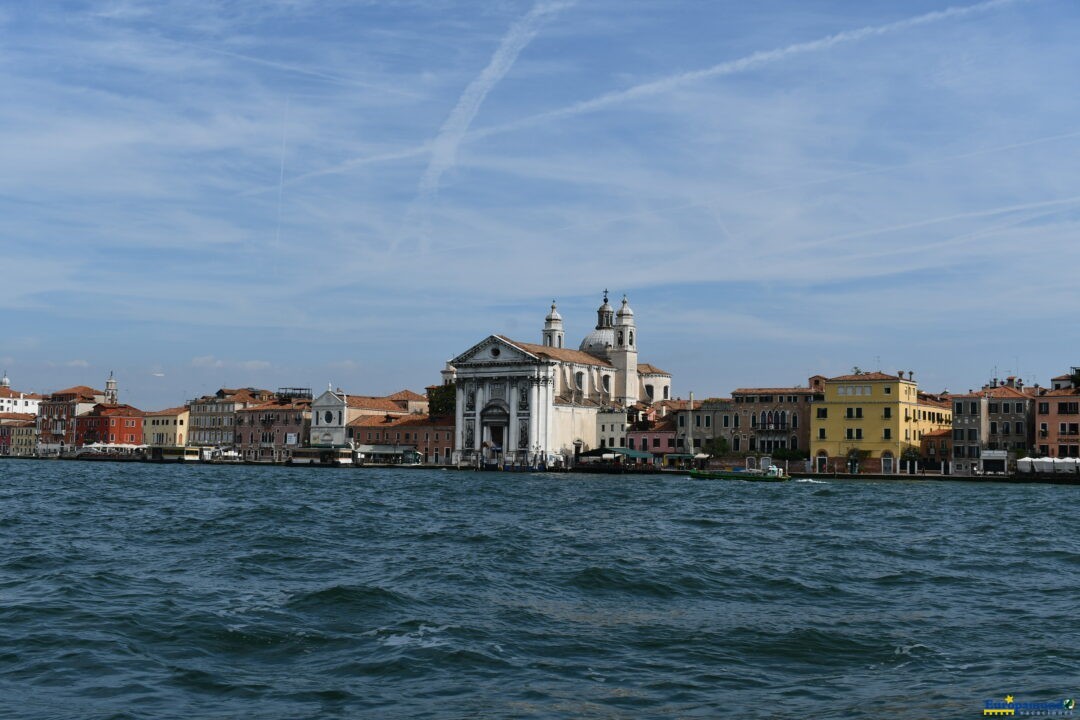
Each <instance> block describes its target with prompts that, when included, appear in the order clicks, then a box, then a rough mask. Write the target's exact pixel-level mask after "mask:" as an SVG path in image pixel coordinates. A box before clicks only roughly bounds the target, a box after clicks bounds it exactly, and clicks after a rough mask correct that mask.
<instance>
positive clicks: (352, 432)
mask: <svg viewBox="0 0 1080 720" xmlns="http://www.w3.org/2000/svg"><path fill="white" fill-rule="evenodd" d="M347 435H348V438H349V440H350V441H351V442H353V444H354V447H356V449H357V450H358V451H360V452H361V453H365V452H367V451H370V449H372V448H374V447H376V446H390V447H409V448H412V449H413V450H415V451H416V452H417V453H419V455H420V458H421V460H422V461H423V462H424V463H430V464H435V465H448V464H450V463H451V462H453V456H454V416H453V415H444V416H440V417H431V416H429V415H404V416H401V415H396V416H395V415H383V416H381V417H380V416H377V415H375V416H372V415H368V416H363V417H359V418H357V419H355V420H353V421H352V422H351V423H349V426H348V431H347Z"/></svg>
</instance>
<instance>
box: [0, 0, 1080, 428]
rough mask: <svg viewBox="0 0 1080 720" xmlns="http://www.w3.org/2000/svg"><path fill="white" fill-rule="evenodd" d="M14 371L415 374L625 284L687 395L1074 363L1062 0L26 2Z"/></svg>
mask: <svg viewBox="0 0 1080 720" xmlns="http://www.w3.org/2000/svg"><path fill="white" fill-rule="evenodd" d="M0 31H2V32H3V33H4V35H5V38H6V42H5V44H4V45H3V47H0V131H2V132H0V157H2V158H3V169H4V171H3V172H2V173H0V239H2V245H0V249H2V252H3V258H4V260H3V265H2V267H3V271H2V273H0V278H2V279H0V310H2V312H3V325H2V328H3V329H2V331H0V371H3V370H4V369H6V370H7V371H8V373H9V375H10V376H11V379H12V385H13V387H14V388H15V389H19V390H27V391H36V392H49V391H53V390H57V389H61V388H64V387H68V386H71V385H76V384H86V385H92V386H94V387H99V388H100V387H102V386H103V384H104V381H105V378H106V377H107V376H108V374H109V372H110V371H115V373H116V375H117V378H118V380H119V384H120V399H121V401H122V402H128V403H131V404H133V405H136V406H138V407H140V408H144V409H149V410H153V409H158V408H163V407H168V406H174V405H177V404H180V403H181V402H182V401H184V400H186V399H190V398H192V397H196V396H198V395H202V394H206V393H211V392H213V391H215V390H217V389H218V388H219V387H222V386H227V387H230V386H257V387H266V388H270V389H275V388H277V387H279V386H310V387H312V388H313V390H315V391H316V392H318V391H319V390H321V389H324V388H325V387H326V386H327V384H328V383H330V384H333V385H334V386H335V387H341V388H343V389H345V390H347V391H350V392H361V393H365V394H384V393H390V392H393V391H396V390H399V389H401V388H403V387H408V388H410V389H413V390H417V391H422V389H423V387H424V386H425V385H428V384H433V383H437V382H439V370H440V369H441V368H442V366H443V363H444V362H445V361H446V360H447V359H449V358H451V357H453V356H454V355H456V354H458V353H460V352H463V351H464V350H466V349H468V348H469V347H470V346H471V345H473V344H474V343H476V342H478V341H479V340H481V339H482V338H483V337H485V336H486V335H488V334H491V333H500V334H505V335H508V336H510V337H513V338H515V339H519V340H523V341H529V342H537V341H539V337H540V329H541V327H542V325H543V318H544V315H545V314H546V312H547V310H548V306H549V305H550V303H551V299H552V298H556V299H557V300H558V303H559V309H560V312H561V313H562V315H563V317H564V319H565V323H566V331H567V332H566V336H567V340H568V342H570V343H571V344H572V345H573V346H575V347H576V344H577V342H578V341H579V340H580V339H581V338H582V337H584V336H585V335H586V334H587V333H588V332H589V331H590V330H591V329H592V327H593V324H594V323H595V310H596V307H597V305H598V304H599V302H600V298H601V293H602V291H603V289H604V288H609V289H610V290H611V293H612V296H613V298H614V299H616V300H617V299H619V298H621V297H622V295H623V294H624V293H625V294H627V295H628V296H629V299H630V303H631V305H632V306H633V308H634V310H635V313H636V318H637V324H638V327H639V337H640V343H639V344H640V348H641V355H640V359H641V360H642V361H645V362H650V363H652V364H654V365H657V366H659V367H661V368H663V369H665V370H667V371H669V372H671V373H672V375H673V376H674V382H673V391H674V394H675V395H677V396H680V397H683V398H685V397H687V395H688V393H690V392H693V393H694V394H695V396H696V397H706V396H710V395H726V394H727V393H729V392H730V391H731V390H732V389H734V388H736V387H749V386H775V385H788V384H791V385H794V384H799V383H805V382H806V379H807V377H809V376H810V375H813V374H817V373H821V374H824V375H839V374H843V373H846V372H848V371H849V370H850V369H851V368H852V367H853V366H859V367H861V368H863V369H866V370H876V369H881V370H883V371H886V372H895V371H896V370H899V369H903V370H913V371H914V372H915V379H916V380H917V381H918V382H919V384H920V387H922V388H924V389H926V390H929V391H934V392H938V391H941V390H944V389H947V390H950V391H966V390H968V389H969V388H977V387H980V386H981V385H982V384H983V383H984V382H986V381H988V380H989V379H990V378H991V377H993V376H994V374H995V372H996V375H997V376H998V377H1005V376H1006V375H1014V374H1016V375H1020V376H1021V377H1022V378H1023V379H1024V380H1025V381H1026V382H1038V383H1040V384H1044V385H1045V384H1047V383H1048V381H1049V379H1050V378H1051V377H1052V376H1054V375H1058V374H1060V373H1062V372H1065V371H1066V370H1067V369H1068V367H1069V366H1070V365H1077V364H1080V341H1078V339H1077V332H1076V330H1077V328H1076V322H1075V320H1072V319H1070V318H1071V314H1069V313H1067V312H1066V311H1067V309H1072V308H1074V307H1075V306H1076V301H1077V289H1076V284H1077V281H1076V277H1077V273H1076V270H1075V269H1073V270H1070V268H1077V267H1078V266H1080V265H1078V261H1080V246H1078V244H1077V242H1076V240H1075V238H1076V237H1077V236H1078V233H1077V229H1078V228H1077V221H1078V219H1080V184H1078V183H1077V182H1076V177H1077V171H1076V168H1077V167H1078V166H1080V163H1078V160H1080V120H1078V118H1080V112H1078V110H1080V97H1078V96H1077V95H1076V93H1075V92H1073V90H1074V86H1075V80H1074V78H1073V75H1074V72H1073V71H1074V69H1075V68H1077V67H1080V46H1078V44H1077V43H1076V42H1075V38H1076V37H1080V6H1077V5H1076V4H1075V3H1073V2H1068V1H1067V0H990V1H988V2H941V1H931V0H905V1H904V2H899V1H896V2H891V1H881V2H874V3H852V2H850V1H848V0H762V1H760V2H754V3H746V2H724V1H721V2H714V3H699V2H679V1H677V0H666V1H664V2H659V1H657V2H646V1H644V0H641V1H638V0H539V1H536V0H524V1H517V0H498V1H496V2H488V3H475V2H474V3H464V2H453V1H452V0H412V1H410V0H395V1H393V2H375V1H370V2H355V1H352V0H350V1H346V0H340V1H338V0H325V1H320V2H317V1H315V0H279V1H277V2H274V1H272V0H259V1H258V2H256V1H255V0H232V1H230V2H213V1H207V2H198V3H194V2H189V1H186V0H153V1H151V0H146V1H142V0H111V1H104V0H103V1H101V2H90V1H83V2H76V1H63V0H61V1H58V2H52V3H15V2H10V0H9V1H8V2H0Z"/></svg>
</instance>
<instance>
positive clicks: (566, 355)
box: [495, 335, 611, 367]
mask: <svg viewBox="0 0 1080 720" xmlns="http://www.w3.org/2000/svg"><path fill="white" fill-rule="evenodd" d="M495 337H497V338H499V339H500V340H503V341H505V342H508V343H510V344H511V345H513V346H514V347H517V348H520V349H521V350H524V351H525V352H527V353H531V354H533V355H536V356H538V357H542V358H549V359H551V360H558V361H560V362H568V363H577V364H578V365H598V366H600V367H611V363H609V362H608V361H607V360H601V359H600V358H598V357H594V356H592V355H590V354H589V353H587V352H583V351H581V350H571V349H570V348H556V347H549V346H547V345H537V344H535V343H524V342H518V341H517V340H511V339H510V338H508V337H504V336H502V335H496V336H495Z"/></svg>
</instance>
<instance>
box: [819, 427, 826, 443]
mask: <svg viewBox="0 0 1080 720" xmlns="http://www.w3.org/2000/svg"><path fill="white" fill-rule="evenodd" d="M817 439H818V440H824V439H825V428H818V430H817Z"/></svg>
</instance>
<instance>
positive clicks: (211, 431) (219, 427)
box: [187, 388, 274, 447]
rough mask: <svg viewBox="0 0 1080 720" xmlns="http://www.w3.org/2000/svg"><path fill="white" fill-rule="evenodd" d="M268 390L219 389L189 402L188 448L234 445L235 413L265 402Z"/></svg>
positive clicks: (270, 398) (270, 395) (268, 398)
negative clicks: (194, 446) (190, 446)
mask: <svg viewBox="0 0 1080 720" xmlns="http://www.w3.org/2000/svg"><path fill="white" fill-rule="evenodd" d="M273 398H274V393H272V392H270V391H269V390H257V389H255V388H241V389H238V390H233V389H230V388H221V389H220V390H218V391H217V392H216V393H214V394H213V395H204V396H203V397H201V398H198V399H197V400H192V401H191V403H189V420H190V423H189V429H188V439H187V444H188V445H200V446H209V447H232V446H233V445H234V444H235V443H236V433H235V430H236V411H237V410H242V409H244V408H246V407H250V406H252V405H258V404H261V403H264V402H269V401H270V400H272V399H273Z"/></svg>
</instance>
